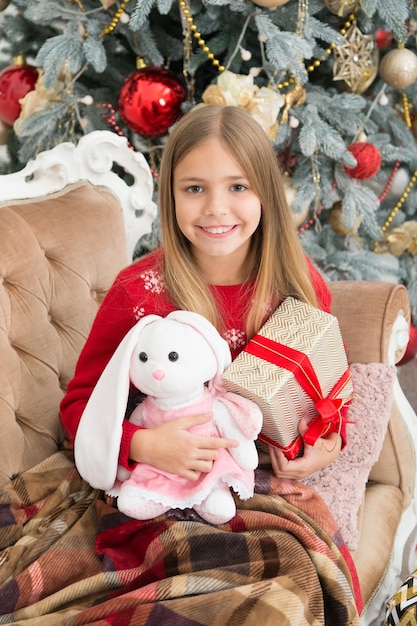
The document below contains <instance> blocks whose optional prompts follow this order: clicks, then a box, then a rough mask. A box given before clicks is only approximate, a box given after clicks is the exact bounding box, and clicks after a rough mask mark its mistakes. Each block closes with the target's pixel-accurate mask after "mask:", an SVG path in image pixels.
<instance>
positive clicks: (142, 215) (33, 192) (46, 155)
mask: <svg viewBox="0 0 417 626" xmlns="http://www.w3.org/2000/svg"><path fill="white" fill-rule="evenodd" d="M114 163H117V164H118V165H120V166H121V167H122V168H123V169H124V170H125V171H126V172H127V173H128V174H130V175H131V176H132V179H133V183H132V184H131V185H129V184H127V183H126V182H125V181H124V180H123V179H122V178H120V176H118V175H117V174H116V173H115V172H113V171H112V168H113V164H114ZM79 180H87V181H89V182H90V183H91V184H93V185H101V186H104V187H108V188H109V189H110V190H111V191H112V192H113V193H114V194H115V195H116V196H117V197H118V198H119V200H120V204H121V207H122V211H123V217H124V223H125V231H126V244H127V258H128V260H129V261H131V260H132V256H133V251H134V248H135V245H136V243H137V242H138V240H139V239H140V237H141V236H142V235H144V234H146V233H149V232H150V231H151V228H152V222H153V220H154V219H155V217H156V214H157V208H156V204H155V203H154V202H153V199H152V198H153V179H152V174H151V171H150V168H149V165H148V163H147V161H146V159H145V157H144V156H143V154H141V153H140V152H135V151H134V150H132V149H130V148H129V147H128V143H127V140H126V138H125V137H120V136H119V135H116V134H115V133H113V132H111V131H108V130H96V131H92V132H91V133H88V134H87V135H85V136H83V137H82V138H81V139H80V141H79V142H78V145H74V144H72V143H69V142H65V143H62V144H59V145H57V146H55V147H54V148H52V149H51V150H47V151H45V152H41V153H40V154H38V155H37V157H36V158H35V159H32V160H30V161H29V162H28V163H27V165H26V166H25V167H24V168H23V169H22V170H20V171H19V172H15V173H13V174H6V175H3V176H0V203H2V204H5V203H6V202H7V201H11V200H13V201H16V200H23V199H32V198H37V197H40V196H44V195H47V194H50V193H54V192H56V191H60V190H61V189H63V188H64V187H65V186H66V185H68V184H70V183H74V182H77V181H79Z"/></svg>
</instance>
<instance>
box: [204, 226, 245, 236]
mask: <svg viewBox="0 0 417 626" xmlns="http://www.w3.org/2000/svg"><path fill="white" fill-rule="evenodd" d="M198 228H199V229H200V230H202V231H203V232H205V233H207V234H208V235H225V234H227V233H230V232H231V231H232V230H233V229H234V228H236V226H198Z"/></svg>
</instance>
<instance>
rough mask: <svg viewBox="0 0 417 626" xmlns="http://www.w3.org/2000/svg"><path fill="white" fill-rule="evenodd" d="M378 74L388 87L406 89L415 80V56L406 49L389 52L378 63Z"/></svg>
mask: <svg viewBox="0 0 417 626" xmlns="http://www.w3.org/2000/svg"><path fill="white" fill-rule="evenodd" d="M379 73H380V76H381V78H382V80H383V81H385V82H386V83H387V85H389V86H390V87H395V88H396V89H406V87H409V86H410V85H412V84H413V83H414V81H415V80H416V79H417V56H416V55H415V54H414V52H412V51H411V50H408V49H407V48H397V49H396V50H390V51H389V52H387V53H386V55H385V56H384V57H383V59H382V61H381V63H380V66H379Z"/></svg>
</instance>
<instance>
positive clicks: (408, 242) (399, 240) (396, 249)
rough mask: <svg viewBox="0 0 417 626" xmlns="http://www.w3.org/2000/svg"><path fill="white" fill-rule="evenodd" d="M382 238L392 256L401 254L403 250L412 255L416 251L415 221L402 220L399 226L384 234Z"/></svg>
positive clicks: (416, 234)
mask: <svg viewBox="0 0 417 626" xmlns="http://www.w3.org/2000/svg"><path fill="white" fill-rule="evenodd" d="M384 240H385V241H386V243H387V244H388V250H389V251H390V252H391V254H393V255H394V256H397V257H399V256H401V255H402V254H403V252H409V253H410V254H412V255H414V254H416V252H417V222H416V221H410V222H404V223H403V224H401V226H398V227H397V228H393V229H392V230H391V231H390V232H389V233H386V234H385V237H384Z"/></svg>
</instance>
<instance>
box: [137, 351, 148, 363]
mask: <svg viewBox="0 0 417 626" xmlns="http://www.w3.org/2000/svg"><path fill="white" fill-rule="evenodd" d="M147 360H148V355H147V354H146V352H140V354H139V361H142V363H146V361H147Z"/></svg>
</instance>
